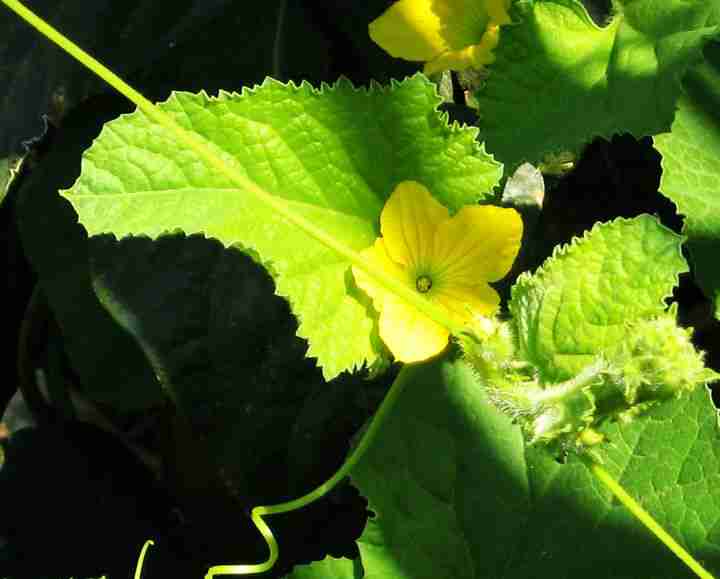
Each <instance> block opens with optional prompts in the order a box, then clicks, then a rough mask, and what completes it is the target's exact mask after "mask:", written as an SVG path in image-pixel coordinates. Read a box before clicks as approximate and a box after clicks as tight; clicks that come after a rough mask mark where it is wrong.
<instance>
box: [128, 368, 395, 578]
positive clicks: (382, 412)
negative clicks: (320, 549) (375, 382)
mask: <svg viewBox="0 0 720 579" xmlns="http://www.w3.org/2000/svg"><path fill="white" fill-rule="evenodd" d="M407 369H408V365H405V366H403V367H402V369H401V370H400V373H399V374H398V375H397V377H396V378H395V381H394V382H393V384H392V386H391V387H390V390H389V391H388V393H387V395H386V396H385V399H384V400H383V401H382V404H380V407H379V408H378V409H377V412H375V416H373V418H372V421H371V423H370V426H369V427H368V429H367V430H366V431H365V434H364V435H363V437H362V438H361V439H360V442H359V444H358V445H357V446H356V447H355V448H354V449H353V451H352V452H351V453H350V456H348V457H347V459H345V462H344V463H343V465H342V466H341V467H340V468H339V469H338V471H337V472H336V473H335V474H334V475H333V476H331V477H330V478H329V479H328V480H326V481H325V482H324V483H322V484H321V485H320V486H319V487H317V488H315V489H314V490H312V491H310V492H309V493H307V494H306V495H303V496H301V497H299V498H297V499H293V500H292V501H287V502H285V503H279V504H277V505H262V506H258V507H254V508H253V509H252V511H251V512H250V519H251V520H252V522H253V523H254V524H255V527H256V528H257V530H258V531H259V532H260V534H261V535H262V536H263V538H264V539H265V542H266V543H267V546H268V549H269V551H270V553H269V555H268V558H267V560H266V561H263V562H262V563H252V564H246V565H215V566H213V567H210V569H208V572H207V574H206V575H205V579H213V577H215V576H216V575H253V574H255V573H264V572H265V571H269V570H270V569H271V568H272V567H273V566H274V565H275V563H276V562H277V560H278V557H279V555H280V549H279V547H278V544H277V541H276V540H275V536H274V535H273V533H272V530H271V529H270V527H269V526H268V524H267V523H266V522H265V521H264V520H263V517H264V516H266V515H279V514H282V513H289V512H290V511H296V510H298V509H301V508H303V507H305V506H307V505H309V504H310V503H313V502H315V501H316V500H318V499H320V498H322V497H324V496H325V495H326V494H327V493H328V492H330V491H331V490H332V489H333V488H335V487H336V486H337V485H338V483H340V482H341V481H342V480H343V479H344V478H345V477H346V476H348V475H349V474H350V471H351V470H352V469H353V467H354V466H355V465H356V464H357V463H358V461H359V460H360V459H361V458H362V456H363V455H364V454H365V451H367V449H368V448H369V447H370V444H371V443H372V441H373V440H374V439H375V436H376V435H377V433H378V431H379V430H380V427H381V426H382V424H383V422H384V421H385V419H386V417H387V415H388V414H389V412H390V409H391V408H392V407H393V406H394V405H395V402H396V401H397V399H398V396H399V395H400V392H402V390H403V388H404V387H405V385H406V384H407V382H408V379H409V372H408V370H407ZM152 544H153V542H152V541H147V542H146V543H145V545H143V548H142V551H140V557H139V559H138V564H137V567H136V568H135V578H134V579H141V575H142V568H143V563H144V560H145V555H146V553H147V550H148V548H149V547H150V545H152Z"/></svg>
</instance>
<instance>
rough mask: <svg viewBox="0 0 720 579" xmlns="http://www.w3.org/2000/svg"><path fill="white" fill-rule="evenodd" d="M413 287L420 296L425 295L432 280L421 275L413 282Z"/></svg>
mask: <svg viewBox="0 0 720 579" xmlns="http://www.w3.org/2000/svg"><path fill="white" fill-rule="evenodd" d="M415 287H416V288H417V291H419V292H420V293H421V294H425V293H427V292H429V291H430V288H431V287H432V280H431V279H430V277H429V276H427V275H421V276H419V277H418V278H417V279H416V280H415Z"/></svg>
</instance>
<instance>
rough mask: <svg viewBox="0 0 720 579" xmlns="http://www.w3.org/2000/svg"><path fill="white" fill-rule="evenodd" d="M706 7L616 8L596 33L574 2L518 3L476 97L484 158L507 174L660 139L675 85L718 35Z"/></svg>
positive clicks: (697, 2) (700, 1) (671, 1)
mask: <svg viewBox="0 0 720 579" xmlns="http://www.w3.org/2000/svg"><path fill="white" fill-rule="evenodd" d="M713 4H716V2H708V1H707V0H691V1H687V0H635V1H632V2H630V1H623V2H618V3H617V13H616V14H615V15H614V16H613V18H612V20H611V21H610V22H609V23H608V24H607V26H606V27H604V28H599V27H597V26H596V25H595V24H594V23H593V22H592V20H591V19H590V17H589V16H588V14H587V12H586V11H585V8H584V7H583V6H582V5H581V4H580V2H579V1H577V0H542V1H534V2H519V3H517V4H516V6H517V9H516V11H515V14H514V21H516V22H518V24H517V25H516V26H507V27H502V28H501V36H500V44H499V45H498V48H497V49H496V50H495V55H496V61H495V63H494V64H493V65H491V66H490V76H489V78H488V80H487V83H486V85H485V87H484V88H483V89H481V90H480V91H479V92H478V93H477V95H476V98H477V101H478V103H479V109H480V111H481V112H482V119H481V124H480V127H481V130H482V132H483V135H484V137H485V139H486V143H487V147H488V150H489V151H490V152H492V153H493V154H494V155H496V156H497V158H498V159H499V160H501V161H502V162H503V163H506V164H507V165H509V166H510V167H511V168H514V167H516V166H517V165H519V164H520V163H522V162H523V161H529V162H531V163H535V164H537V163H538V162H540V161H542V158H543V156H544V155H545V154H547V153H559V152H562V151H566V150H568V151H574V152H577V151H578V150H579V148H580V147H581V146H582V145H584V144H585V143H588V142H589V141H591V140H592V139H593V138H594V137H596V136H603V137H606V138H609V137H611V136H612V135H614V134H615V133H628V132H629V133H631V134H633V135H635V136H636V137H640V136H644V135H652V134H657V133H659V132H662V131H665V130H667V129H668V128H669V127H670V123H671V122H672V118H673V114H674V110H675V102H676V100H677V98H678V96H679V93H680V82H679V79H680V77H681V76H682V74H683V72H684V71H685V70H686V69H687V67H688V66H689V65H691V64H693V63H694V62H696V61H697V60H698V59H699V58H700V50H701V48H702V46H703V44H704V43H705V42H706V41H707V39H708V38H709V37H710V36H711V35H712V34H714V33H716V32H717V26H715V25H716V24H717V23H716V22H713V21H712V20H713V18H712V14H713V10H717V8H714V7H713Z"/></svg>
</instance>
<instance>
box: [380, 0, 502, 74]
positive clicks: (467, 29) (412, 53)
mask: <svg viewBox="0 0 720 579" xmlns="http://www.w3.org/2000/svg"><path fill="white" fill-rule="evenodd" d="M508 2H509V0H484V1H483V0H399V1H398V2H395V4H393V5H392V6H390V8H388V9H387V10H386V11H385V12H384V13H383V14H382V15H381V16H380V17H379V18H377V19H375V20H373V21H372V22H371V23H370V26H369V32H370V37H371V38H372V39H373V41H374V42H375V43H377V44H378V45H380V47H381V48H382V49H383V50H385V51H386V52H388V53H389V54H391V55H392V56H395V57H399V58H404V59H406V60H416V61H428V60H433V59H435V58H436V57H437V56H439V55H440V54H443V53H444V52H448V51H452V50H460V49H462V48H465V47H466V46H471V45H473V44H477V43H478V42H479V40H480V38H481V37H482V35H483V32H484V31H485V28H486V26H487V25H488V22H489V21H490V18H491V17H490V14H497V15H498V16H499V17H501V18H502V14H503V13H504V14H506V13H507V9H506V6H507V4H508Z"/></svg>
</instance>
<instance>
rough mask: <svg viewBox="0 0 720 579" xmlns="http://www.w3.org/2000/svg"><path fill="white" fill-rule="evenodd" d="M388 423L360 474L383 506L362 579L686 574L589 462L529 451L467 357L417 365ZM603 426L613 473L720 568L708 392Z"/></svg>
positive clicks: (356, 476)
mask: <svg viewBox="0 0 720 579" xmlns="http://www.w3.org/2000/svg"><path fill="white" fill-rule="evenodd" d="M385 424H386V426H385V428H384V429H383V432H382V433H381V434H380V435H379V436H378V439H377V441H376V443H375V444H374V445H373V446H372V447H371V449H370V450H369V451H368V453H367V454H366V456H365V458H364V459H363V460H362V461H361V463H360V464H359V465H358V466H357V467H356V468H355V469H354V471H353V474H352V480H353V482H354V483H355V484H356V485H358V487H359V488H360V490H361V491H362V492H363V494H365V495H366V496H367V497H368V501H369V505H368V508H369V509H370V510H371V511H372V512H373V513H374V517H372V518H371V519H369V520H368V524H367V527H366V529H365V531H364V533H363V535H362V537H361V538H360V540H359V546H360V552H361V558H362V564H363V568H364V569H365V577H366V578H376V577H392V578H393V579H405V578H408V579H422V578H425V577H427V578H431V577H432V578H434V577H453V578H461V577H472V578H478V579H479V578H481V577H506V578H508V579H512V578H515V577H517V578H521V577H578V576H583V577H591V578H598V579H600V578H606V577H618V578H623V579H630V578H633V579H637V578H639V577H658V578H667V579H670V578H674V579H677V578H679V577H689V576H690V574H689V572H688V571H687V570H686V569H684V567H683V565H682V563H680V562H679V560H677V559H676V558H675V557H674V556H673V555H672V554H671V553H669V552H668V551H665V550H664V549H662V548H661V547H660V546H659V544H657V543H655V542H654V541H652V540H651V539H650V538H649V537H648V535H647V531H646V530H645V529H644V528H643V527H642V526H641V525H640V524H639V523H638V522H637V520H636V519H634V518H633V517H632V516H631V515H630V514H629V513H628V512H627V511H626V510H625V508H624V507H623V506H622V505H620V504H618V503H617V502H616V501H614V500H613V499H612V498H611V496H609V494H608V492H607V491H606V490H605V489H604V488H603V487H601V486H600V483H599V482H598V481H597V480H595V479H594V478H593V477H592V475H591V474H590V473H589V472H588V470H587V469H586V467H585V466H584V464H583V463H581V462H580V461H578V460H576V459H573V458H572V457H571V460H570V461H569V463H568V464H560V463H558V462H557V461H556V460H554V459H553V458H552V457H550V456H549V455H548V454H547V452H546V451H545V450H544V449H543V448H542V447H527V448H526V447H525V446H524V444H523V439H522V436H521V433H520V430H519V428H518V427H516V426H513V425H512V424H511V422H510V419H509V418H508V417H507V416H505V415H504V414H502V413H500V412H499V411H497V410H496V409H495V408H494V407H493V406H492V405H491V404H489V403H488V399H487V395H486V391H485V389H484V387H483V385H482V384H481V383H479V382H478V380H477V378H476V377H475V374H474V372H473V371H472V370H471V369H470V368H469V367H468V366H466V365H465V364H464V363H463V362H461V361H455V362H450V361H444V362H437V363H434V364H432V365H430V366H424V367H422V368H417V369H416V370H415V371H414V374H413V377H412V386H411V387H409V388H408V389H406V390H405V391H404V393H403V394H402V395H401V398H400V399H399V401H398V403H397V405H396V407H395V409H394V411H393V413H392V415H391V416H389V417H388V420H387V422H386V423H385ZM602 432H603V433H604V434H605V435H606V436H607V437H608V440H609V444H607V445H605V446H603V447H602V448H601V449H600V450H599V451H598V452H599V454H600V456H601V457H602V459H603V461H604V462H605V465H606V468H608V469H609V470H610V471H611V473H612V474H613V475H614V476H615V477H616V478H617V479H618V480H619V481H620V482H621V484H623V486H624V487H625V488H626V489H627V490H628V492H629V493H630V494H631V495H633V496H635V497H637V498H638V499H639V500H640V501H641V503H642V504H643V506H644V507H645V508H646V509H648V510H649V511H650V512H651V514H653V515H654V516H655V517H657V518H658V519H659V520H660V522H661V523H662V524H663V526H664V527H665V528H666V529H668V530H669V531H670V532H671V533H672V534H673V535H674V536H676V537H678V538H679V539H680V540H681V542H682V543H683V544H684V545H685V547H687V548H688V549H690V550H691V552H693V553H694V554H696V555H697V556H698V557H699V558H700V559H702V560H703V561H704V562H705V563H706V564H708V565H709V566H710V570H711V572H715V573H717V572H718V571H720V564H718V559H717V553H718V548H720V542H718V538H717V536H716V533H715V532H714V520H715V516H716V514H717V513H716V508H715V507H714V506H712V505H715V504H716V501H717V500H718V499H719V498H720V495H718V492H719V491H718V487H717V485H715V484H713V480H714V479H715V478H716V476H717V473H718V472H719V471H720V470H719V469H720V464H718V460H717V456H716V453H714V452H712V451H711V450H710V449H711V448H713V447H714V446H716V445H717V440H718V427H717V413H716V411H715V410H714V409H713V408H712V405H711V404H710V401H709V398H708V393H707V391H706V390H704V389H698V390H697V391H695V392H694V393H693V394H692V395H691V396H688V397H685V398H683V399H680V400H677V401H672V402H669V403H667V404H665V405H663V406H659V407H656V408H655V409H652V410H651V411H650V412H649V415H648V417H647V420H642V421H641V420H637V421H634V422H632V423H616V424H607V425H605V426H604V427H603V429H602ZM579 541H581V544H582V548H579ZM628 552H631V553H632V557H628Z"/></svg>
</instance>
